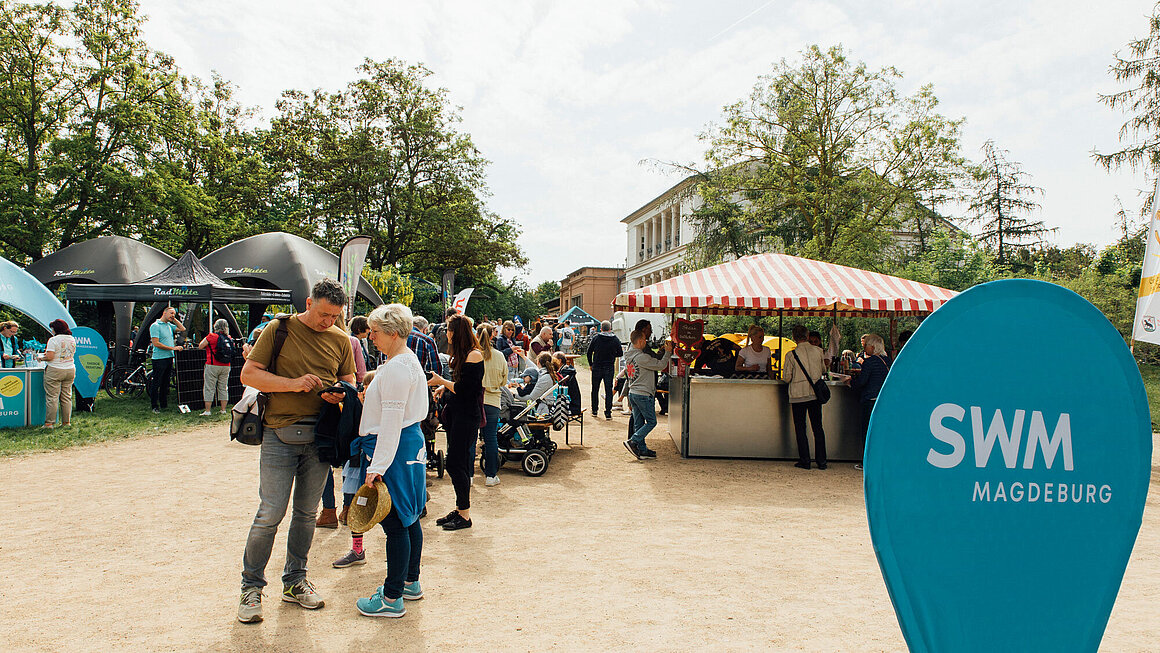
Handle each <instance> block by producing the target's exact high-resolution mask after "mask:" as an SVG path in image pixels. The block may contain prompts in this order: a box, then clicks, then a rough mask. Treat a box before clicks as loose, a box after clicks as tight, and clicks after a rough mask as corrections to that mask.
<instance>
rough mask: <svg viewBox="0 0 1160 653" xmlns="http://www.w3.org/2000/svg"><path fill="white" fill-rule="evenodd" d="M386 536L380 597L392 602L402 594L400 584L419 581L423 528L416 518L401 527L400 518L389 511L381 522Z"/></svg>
mask: <svg viewBox="0 0 1160 653" xmlns="http://www.w3.org/2000/svg"><path fill="white" fill-rule="evenodd" d="M382 527H383V532H384V533H386V534H387V577H386V578H385V579H384V580H383V596H384V597H386V599H387V600H388V601H394V600H395V599H397V598H399V597H400V596H402V595H403V583H404V581H405V582H407V583H413V582H415V581H417V580H419V562H420V561H421V560H422V559H423V527H422V526H420V525H419V520H418V519H416V520H415V522H414V523H413V524H411V525H410V526H403V522H401V521H399V515H398V513H396V512H395V509H394V508H391V512H389V513H387V516H386V518H384V519H383V521H382Z"/></svg>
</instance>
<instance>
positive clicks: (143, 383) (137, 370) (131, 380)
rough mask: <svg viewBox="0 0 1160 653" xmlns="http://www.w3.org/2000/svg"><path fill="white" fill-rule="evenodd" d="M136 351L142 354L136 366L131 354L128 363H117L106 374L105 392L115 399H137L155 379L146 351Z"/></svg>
mask: <svg viewBox="0 0 1160 653" xmlns="http://www.w3.org/2000/svg"><path fill="white" fill-rule="evenodd" d="M135 353H136V354H140V355H141V362H140V363H137V364H136V365H135V366H134V365H133V357H132V356H131V357H130V359H129V364H128V365H116V366H114V367H113V368H112V369H111V370H109V373H108V374H106V375H105V383H104V387H105V394H107V395H109V396H110V397H112V398H113V399H123V398H131V399H136V398H138V397H140V396H141V395H142V394H143V393H144V392H145V390H146V389H147V388H148V387H149V383H150V382H151V381H152V380H153V371H152V370H151V369H149V367H148V363H149V359H148V358H146V357H145V352H144V351H142V350H137V352H135Z"/></svg>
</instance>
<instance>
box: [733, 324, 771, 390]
mask: <svg viewBox="0 0 1160 653" xmlns="http://www.w3.org/2000/svg"><path fill="white" fill-rule="evenodd" d="M764 342H765V330H764V329H762V328H761V327H759V326H757V325H756V324H754V325H752V326H750V327H749V344H748V345H746V346H745V347H743V348H742V349H741V351H739V352H737V363H736V364H735V365H734V366H733V369H735V370H737V371H738V372H760V373H762V374H768V375H769V378H771V379H772V378H773V372H772V369H771V368H770V365H769V361H770V360H771V359H772V357H773V352H771V351H770V350H769V347H766V346H765V345H764V344H762V343H764Z"/></svg>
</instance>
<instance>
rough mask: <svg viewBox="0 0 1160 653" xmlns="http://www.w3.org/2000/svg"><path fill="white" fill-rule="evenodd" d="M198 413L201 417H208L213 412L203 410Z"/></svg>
mask: <svg viewBox="0 0 1160 653" xmlns="http://www.w3.org/2000/svg"><path fill="white" fill-rule="evenodd" d="M198 415H200V416H202V417H209V416H210V415H213V413H211V412H209V411H208V410H203V411H202V412H200V413H198Z"/></svg>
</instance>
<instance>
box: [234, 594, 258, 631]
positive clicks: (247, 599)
mask: <svg viewBox="0 0 1160 653" xmlns="http://www.w3.org/2000/svg"><path fill="white" fill-rule="evenodd" d="M261 620H262V588H261V587H247V588H246V589H244V590H242V598H241V600H240V601H238V621H240V622H242V623H244V624H252V623H257V622H259V621H261Z"/></svg>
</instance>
